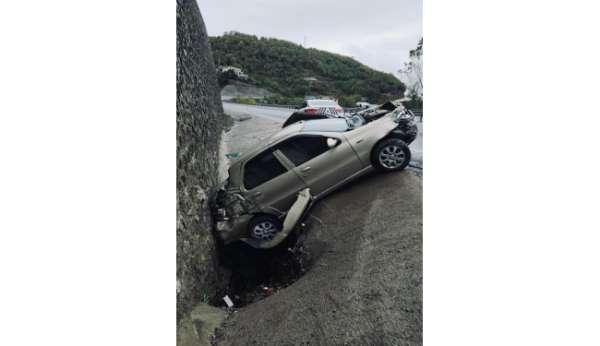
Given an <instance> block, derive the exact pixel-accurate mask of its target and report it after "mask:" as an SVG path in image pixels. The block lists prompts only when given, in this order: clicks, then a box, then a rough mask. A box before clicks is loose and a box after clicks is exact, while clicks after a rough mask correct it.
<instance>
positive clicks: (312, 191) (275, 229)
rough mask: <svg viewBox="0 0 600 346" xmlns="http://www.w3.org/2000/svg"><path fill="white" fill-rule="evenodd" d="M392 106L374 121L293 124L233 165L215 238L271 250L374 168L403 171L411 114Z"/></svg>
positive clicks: (413, 131)
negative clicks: (319, 205)
mask: <svg viewBox="0 0 600 346" xmlns="http://www.w3.org/2000/svg"><path fill="white" fill-rule="evenodd" d="M396 107H397V108H395V109H394V110H393V111H385V110H382V111H381V112H380V113H381V114H382V115H381V116H378V117H376V118H373V117H371V118H365V117H362V116H361V115H355V116H353V117H351V118H331V119H322V120H308V121H299V122H296V123H294V124H291V125H289V126H287V127H285V128H283V129H282V130H281V131H279V132H278V133H277V134H275V135H274V136H273V137H271V138H270V139H268V140H267V141H265V142H264V143H262V144H260V145H258V146H257V147H256V148H255V149H254V150H253V151H252V152H249V153H247V154H245V155H244V156H242V157H241V158H239V159H238V160H237V161H236V162H235V163H233V164H232V165H231V167H230V168H229V178H228V179H227V181H226V182H225V183H224V184H223V187H222V188H221V189H220V191H219V192H218V194H217V198H216V201H215V217H216V220H217V225H216V229H217V230H216V232H217V234H218V236H219V237H220V238H221V239H222V240H223V241H224V242H225V243H226V244H227V243H230V242H233V241H236V240H242V241H244V242H246V243H248V244H250V245H251V246H254V247H257V248H269V247H273V246H275V245H277V244H278V243H279V242H281V240H283V239H284V238H285V237H286V236H287V235H288V234H289V232H290V231H291V230H292V229H293V228H294V226H295V225H296V224H297V223H298V221H299V220H301V219H302V218H303V217H304V215H306V212H307V210H308V208H310V205H311V203H312V202H313V201H314V200H318V199H320V198H322V197H324V196H326V195H327V194H328V193H330V192H332V191H334V190H335V189H336V188H338V187H340V186H342V185H344V184H346V183H348V182H350V181H352V180H354V179H356V178H358V177H360V176H361V175H363V174H365V173H367V172H369V171H371V170H373V169H377V170H379V171H383V172H389V171H398V170H402V169H404V168H405V167H406V165H407V164H408V163H409V161H410V157H411V152H410V149H409V148H408V145H409V144H410V143H411V142H412V141H413V140H414V139H415V137H416V135H417V128H416V125H415V124H414V123H413V122H412V118H413V116H412V114H411V113H410V112H409V111H407V110H405V109H404V107H402V106H401V105H397V106H396Z"/></svg>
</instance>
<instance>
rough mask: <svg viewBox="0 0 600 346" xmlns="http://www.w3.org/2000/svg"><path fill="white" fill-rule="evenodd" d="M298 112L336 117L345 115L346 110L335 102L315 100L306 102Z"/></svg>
mask: <svg viewBox="0 0 600 346" xmlns="http://www.w3.org/2000/svg"><path fill="white" fill-rule="evenodd" d="M298 112H299V113H306V114H312V115H317V114H321V115H328V116H333V117H336V116H341V115H342V114H344V109H343V108H342V107H341V106H340V105H339V104H338V103H337V102H336V101H334V100H327V99H314V100H306V101H304V103H303V104H302V106H301V107H300V109H299V110H298Z"/></svg>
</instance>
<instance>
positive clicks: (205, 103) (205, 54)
mask: <svg viewBox="0 0 600 346" xmlns="http://www.w3.org/2000/svg"><path fill="white" fill-rule="evenodd" d="M227 123H228V118H226V116H225V115H224V113H223V105H222V103H221V98H220V90H219V87H218V84H217V76H216V71H215V65H214V62H213V58H212V55H211V52H210V47H209V44H208V37H207V33H206V28H205V26H204V21H203V20H202V16H201V14H200V9H199V8H198V4H197V2H196V0H177V221H176V224H177V281H178V283H179V284H178V291H177V319H178V321H179V320H181V319H182V318H183V316H184V315H185V314H187V313H189V312H190V311H191V308H192V307H193V306H194V305H195V304H196V303H198V302H199V301H201V300H202V296H203V295H205V296H208V297H214V296H215V295H216V292H217V291H218V290H219V289H220V288H222V287H224V286H225V281H226V280H225V279H226V278H225V277H223V275H221V274H220V270H219V264H218V261H217V256H216V245H215V241H214V239H213V236H212V233H211V229H212V218H211V214H210V210H209V208H208V203H207V199H208V197H207V196H209V195H210V192H211V191H213V190H214V188H215V186H216V185H217V184H218V179H219V178H218V176H219V174H218V166H219V158H218V152H219V141H220V136H221V133H222V132H223V130H224V128H225V126H226V125H227Z"/></svg>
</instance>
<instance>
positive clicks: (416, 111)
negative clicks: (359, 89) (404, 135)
mask: <svg viewBox="0 0 600 346" xmlns="http://www.w3.org/2000/svg"><path fill="white" fill-rule="evenodd" d="M223 102H227V103H235V104H239V105H249V106H261V107H273V108H284V109H296V108H297V107H298V106H296V105H278V104H272V103H256V104H253V105H252V104H247V103H241V102H235V101H231V100H223ZM362 109H364V108H361V107H347V108H344V112H346V113H353V112H356V111H360V110H362ZM411 111H412V112H413V113H414V114H415V119H418V120H419V121H421V122H423V109H422V108H415V109H411Z"/></svg>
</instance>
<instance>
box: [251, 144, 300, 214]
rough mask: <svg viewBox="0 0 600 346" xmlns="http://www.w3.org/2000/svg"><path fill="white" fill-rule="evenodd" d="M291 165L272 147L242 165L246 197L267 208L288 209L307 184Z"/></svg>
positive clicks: (278, 210)
mask: <svg viewBox="0 0 600 346" xmlns="http://www.w3.org/2000/svg"><path fill="white" fill-rule="evenodd" d="M291 168H292V167H289V166H288V167H286V166H285V165H284V164H283V163H282V162H281V161H280V160H279V159H278V158H277V157H276V156H275V155H274V154H273V150H271V149H269V150H266V151H264V152H262V153H260V154H258V155H256V156H254V157H253V158H252V159H250V160H248V161H247V162H246V163H245V164H244V165H243V168H242V177H243V185H244V186H243V188H244V191H243V192H244V197H245V198H246V199H248V200H250V201H252V202H255V203H256V204H257V205H258V206H259V207H260V209H262V210H263V211H265V212H271V213H275V214H277V213H284V212H286V211H287V210H288V209H289V208H290V207H291V205H292V204H293V203H294V201H295V200H296V198H297V194H298V192H299V191H301V190H302V189H304V188H306V184H305V182H304V181H303V180H302V179H301V178H300V177H299V176H298V175H297V173H296V172H294V171H293V169H291Z"/></svg>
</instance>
